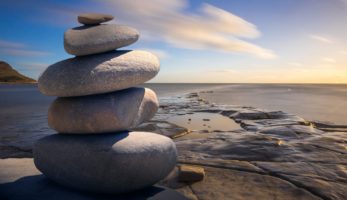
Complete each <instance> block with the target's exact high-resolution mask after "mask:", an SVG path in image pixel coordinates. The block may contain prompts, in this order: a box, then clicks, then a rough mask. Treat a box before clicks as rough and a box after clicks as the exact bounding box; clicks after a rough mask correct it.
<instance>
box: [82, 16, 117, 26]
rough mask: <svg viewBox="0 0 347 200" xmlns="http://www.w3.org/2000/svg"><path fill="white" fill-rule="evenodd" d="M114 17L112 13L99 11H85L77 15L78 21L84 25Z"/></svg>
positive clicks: (106, 20) (109, 19) (94, 23)
mask: <svg viewBox="0 0 347 200" xmlns="http://www.w3.org/2000/svg"><path fill="white" fill-rule="evenodd" d="M112 19H113V16H112V15H107V14H99V13H83V14H80V15H78V17H77V20H78V22H79V23H81V24H84V25H97V24H100V23H103V22H108V21H111V20H112Z"/></svg>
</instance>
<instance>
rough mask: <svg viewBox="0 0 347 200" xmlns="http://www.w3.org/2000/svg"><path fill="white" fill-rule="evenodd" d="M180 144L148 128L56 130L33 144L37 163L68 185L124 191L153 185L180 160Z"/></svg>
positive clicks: (46, 173) (53, 178)
mask: <svg viewBox="0 0 347 200" xmlns="http://www.w3.org/2000/svg"><path fill="white" fill-rule="evenodd" d="M176 157H177V152H176V147H175V143H174V142H173V141H172V140H171V139H169V138H168V137H165V136H162V135H158V134H155V133H149V132H122V133H112V134H111V133H109V134H103V135H62V134H55V135H51V136H47V137H45V138H43V139H40V140H39V141H38V142H37V143H36V144H35V146H34V163H35V165H36V167H37V168H38V169H39V170H40V171H41V172H42V173H43V174H45V175H46V176H47V177H48V178H50V179H52V180H54V181H55V182H57V183H60V184H62V185H65V186H67V187H71V188H75V189H79V190H85V191H89V192H98V193H113V194H118V193H125V192H131V191H134V190H139V189H143V188H145V187H148V186H151V185H153V184H155V183H156V182H158V181H159V180H161V179H163V178H165V177H166V176H167V175H168V174H169V173H170V172H171V170H172V169H173V168H174V166H175V164H176Z"/></svg>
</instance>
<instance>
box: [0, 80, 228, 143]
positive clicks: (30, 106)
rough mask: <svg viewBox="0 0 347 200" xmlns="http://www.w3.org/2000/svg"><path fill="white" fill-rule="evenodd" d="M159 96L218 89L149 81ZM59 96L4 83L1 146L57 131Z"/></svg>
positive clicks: (1, 88)
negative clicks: (54, 109) (52, 119)
mask: <svg viewBox="0 0 347 200" xmlns="http://www.w3.org/2000/svg"><path fill="white" fill-rule="evenodd" d="M142 86H145V87H149V88H151V89H153V90H154V91H155V92H156V93H157V95H158V97H159V99H160V98H161V97H166V98H167V97H169V96H172V95H179V94H182V93H189V92H193V91H200V90H206V89H218V88H220V87H221V86H223V85H215V84H212V85H211V84H145V85H142ZM54 99H55V97H49V96H45V95H43V94H41V93H40V92H39V91H38V89H37V85H28V84H24V85H21V84H14V85H9V84H0V148H1V145H5V146H8V145H10V146H16V147H20V148H21V149H30V148H31V146H32V143H33V142H34V141H35V140H36V139H38V138H41V137H42V136H43V135H47V134H52V133H55V131H54V130H52V129H50V128H49V127H48V124H47V111H48V108H49V105H50V104H51V102H52V101H53V100H54Z"/></svg>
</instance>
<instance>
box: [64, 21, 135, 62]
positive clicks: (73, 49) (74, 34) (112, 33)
mask: <svg viewBox="0 0 347 200" xmlns="http://www.w3.org/2000/svg"><path fill="white" fill-rule="evenodd" d="M138 38H139V32H138V31H137V30H136V29H134V28H131V27H128V26H122V25H115V24H100V25H97V26H80V27H76V28H72V29H69V30H67V31H66V32H65V34H64V48H65V51H66V52H67V53H69V54H72V55H76V56H83V55H90V54H97V53H103V52H107V51H112V50H115V49H118V48H121V47H125V46H128V45H130V44H133V43H135V42H136V41H137V40H138Z"/></svg>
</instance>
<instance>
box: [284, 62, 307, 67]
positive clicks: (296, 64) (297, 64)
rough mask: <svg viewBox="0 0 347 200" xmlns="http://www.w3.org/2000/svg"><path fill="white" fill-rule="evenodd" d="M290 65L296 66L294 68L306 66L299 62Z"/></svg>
mask: <svg viewBox="0 0 347 200" xmlns="http://www.w3.org/2000/svg"><path fill="white" fill-rule="evenodd" d="M288 65H290V66H294V67H302V66H304V65H303V64H302V63H299V62H290V63H288Z"/></svg>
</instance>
